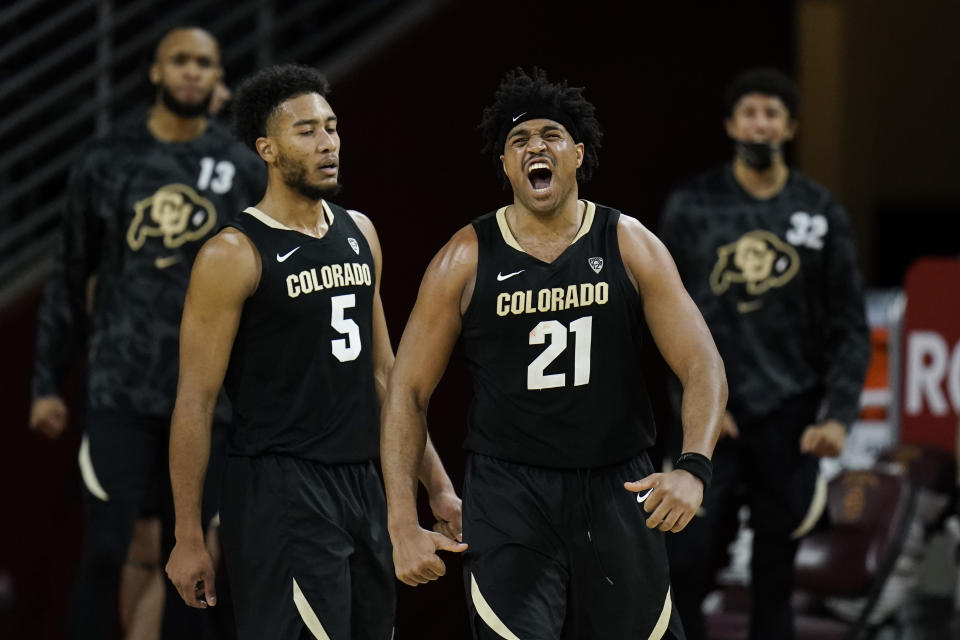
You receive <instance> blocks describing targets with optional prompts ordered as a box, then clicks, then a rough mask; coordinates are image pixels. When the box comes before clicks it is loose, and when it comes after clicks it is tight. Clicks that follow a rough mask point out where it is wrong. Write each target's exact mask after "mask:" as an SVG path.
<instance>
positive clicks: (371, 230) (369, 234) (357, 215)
mask: <svg viewBox="0 0 960 640" xmlns="http://www.w3.org/2000/svg"><path fill="white" fill-rule="evenodd" d="M347 213H349V214H350V217H351V218H352V219H353V221H354V223H355V224H356V225H357V226H358V227H359V228H360V231H361V232H363V235H364V236H366V238H367V240H368V241H370V240H371V238H372V239H373V240H377V230H376V228H375V227H374V226H373V220H371V219H370V217H369V216H367V215H366V214H364V213H362V212H360V211H357V210H356V209H347Z"/></svg>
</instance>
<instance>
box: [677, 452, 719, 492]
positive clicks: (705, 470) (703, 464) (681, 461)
mask: <svg viewBox="0 0 960 640" xmlns="http://www.w3.org/2000/svg"><path fill="white" fill-rule="evenodd" d="M673 468H674V469H683V470H684V471H686V472H687V473H689V474H691V475H693V476H695V477H697V478H699V480H700V482H702V483H703V490H704V491H706V490H707V489H709V488H710V480H711V478H713V463H712V462H710V458H708V457H707V456H705V455H703V454H700V453H694V452H693V451H688V452H686V453H681V454H680V457H679V458H677V461H676V462H674V463H673Z"/></svg>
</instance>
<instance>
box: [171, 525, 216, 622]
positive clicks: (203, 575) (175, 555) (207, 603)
mask: <svg viewBox="0 0 960 640" xmlns="http://www.w3.org/2000/svg"><path fill="white" fill-rule="evenodd" d="M166 571H167V577H169V578H170V582H172V583H173V586H174V587H176V588H177V593H179V594H180V597H181V598H183V601H184V602H186V603H187V606H190V607H194V608H195V609H206V608H207V607H213V606H216V604H217V590H216V586H215V582H214V580H215V577H216V573H215V572H214V569H213V559H212V558H211V557H210V552H209V551H207V548H206V546H204V544H203V540H202V539H200V538H198V539H197V541H196V542H193V543H185V542H180V541H179V540H178V541H177V544H176V545H175V546H174V547H173V551H171V552H170V559H169V560H168V561H167V567H166Z"/></svg>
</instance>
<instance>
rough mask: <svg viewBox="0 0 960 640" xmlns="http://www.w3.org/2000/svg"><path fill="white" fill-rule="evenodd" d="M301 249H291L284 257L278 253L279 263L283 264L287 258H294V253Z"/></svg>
mask: <svg viewBox="0 0 960 640" xmlns="http://www.w3.org/2000/svg"><path fill="white" fill-rule="evenodd" d="M299 248H300V247H294V248H293V249H290V251H287V252H286V253H285V254H283V255H280V254H279V253H278V254H277V262H283V261H284V260H286V259H287V258H289V257H290V256H292V255H293V252H294V251H296V250H297V249H299Z"/></svg>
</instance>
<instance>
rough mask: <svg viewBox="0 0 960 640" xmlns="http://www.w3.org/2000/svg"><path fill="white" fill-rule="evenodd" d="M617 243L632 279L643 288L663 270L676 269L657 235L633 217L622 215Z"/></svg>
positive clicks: (618, 225)
mask: <svg viewBox="0 0 960 640" xmlns="http://www.w3.org/2000/svg"><path fill="white" fill-rule="evenodd" d="M617 242H618V243H619V244H620V255H621V257H622V258H623V264H624V266H626V268H627V273H628V275H629V276H630V279H631V280H633V281H634V284H636V285H639V286H641V288H642V283H643V281H644V280H645V279H646V278H647V277H649V276H651V275H654V274H656V273H657V272H659V271H660V270H661V269H663V268H671V269H676V267H675V266H674V265H673V260H672V258H670V253H669V252H668V251H667V249H666V247H665V246H664V245H663V243H662V242H661V241H660V239H659V238H657V236H656V234H654V233H653V232H652V231H651V230H650V229H648V228H647V227H646V226H645V225H644V224H643V223H642V222H640V221H639V220H637V219H636V218H634V217H632V216H628V215H626V214H622V213H621V214H620V219H619V220H618V222H617Z"/></svg>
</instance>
